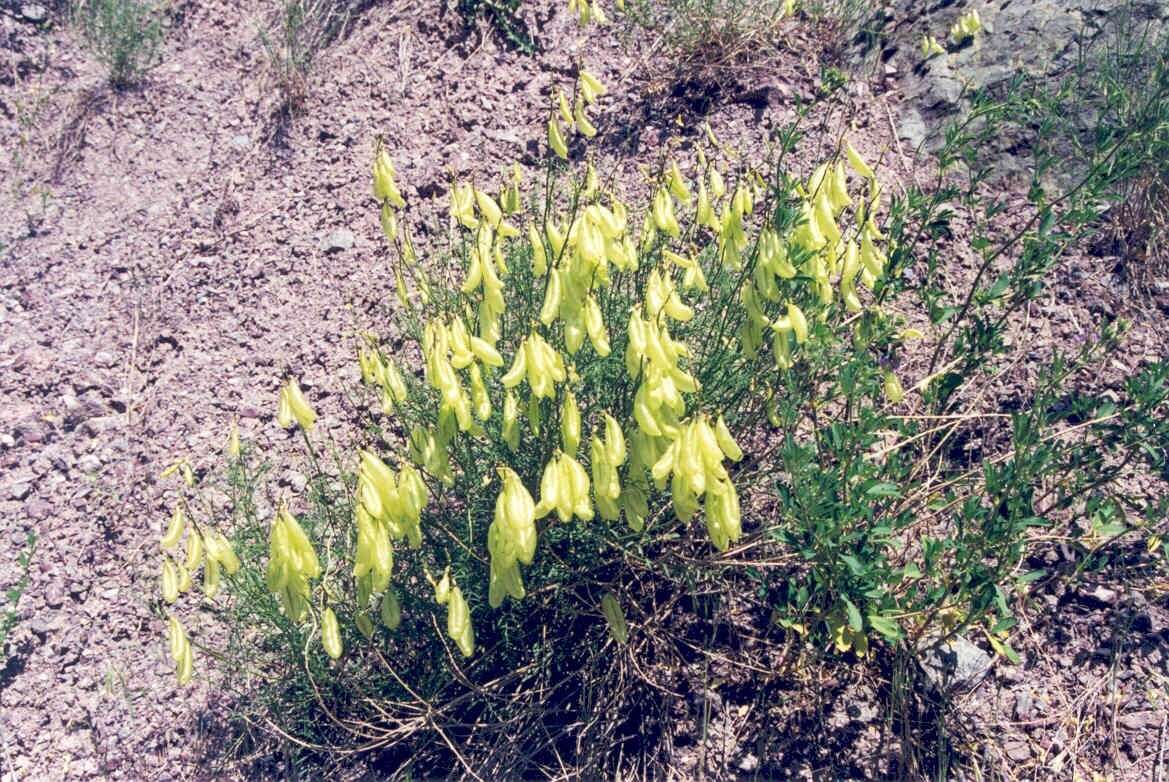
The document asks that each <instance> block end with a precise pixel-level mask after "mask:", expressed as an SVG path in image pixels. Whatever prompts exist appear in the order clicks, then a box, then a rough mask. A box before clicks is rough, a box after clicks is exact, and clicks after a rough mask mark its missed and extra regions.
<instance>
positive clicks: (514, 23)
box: [457, 0, 537, 54]
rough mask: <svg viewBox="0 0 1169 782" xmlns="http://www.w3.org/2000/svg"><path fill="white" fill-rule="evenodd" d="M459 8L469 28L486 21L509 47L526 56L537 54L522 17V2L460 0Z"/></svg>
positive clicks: (515, 0)
mask: <svg viewBox="0 0 1169 782" xmlns="http://www.w3.org/2000/svg"><path fill="white" fill-rule="evenodd" d="M457 8H458V12H459V15H460V16H462V17H463V20H464V22H465V23H466V24H467V26H468V27H470V26H472V25H474V24H475V22H476V21H477V20H479V19H484V20H486V21H487V23H488V24H489V25H490V26H491V28H492V29H493V30H495V32H497V33H498V34H499V35H500V37H502V38H503V40H504V41H505V42H506V43H507V45H508V46H511V47H512V48H514V49H516V50H517V51H520V52H523V53H524V54H534V53H535V52H536V49H537V46H536V40H535V38H533V37H532V31H531V30H530V29H529V28H528V24H527V23H526V22H525V21H524V20H523V19H522V18H521V17H520V13H519V11H520V0H458V4H457Z"/></svg>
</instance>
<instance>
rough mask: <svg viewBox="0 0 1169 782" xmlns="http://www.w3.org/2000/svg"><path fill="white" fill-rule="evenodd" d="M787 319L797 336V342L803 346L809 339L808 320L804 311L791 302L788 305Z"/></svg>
mask: <svg viewBox="0 0 1169 782" xmlns="http://www.w3.org/2000/svg"><path fill="white" fill-rule="evenodd" d="M787 317H788V322H789V323H790V324H791V328H792V332H793V333H794V334H795V335H796V342H798V343H800V344H803V343H804V342H805V341H806V340H807V339H808V319H807V318H805V317H804V311H803V310H801V309H800V308H799V307H798V306H797V305H796V304H795V303H794V302H790V301H789V302H788V303H787Z"/></svg>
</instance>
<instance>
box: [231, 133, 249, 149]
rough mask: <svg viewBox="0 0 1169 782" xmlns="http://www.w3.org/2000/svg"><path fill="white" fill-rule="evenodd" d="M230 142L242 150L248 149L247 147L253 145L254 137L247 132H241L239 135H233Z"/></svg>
mask: <svg viewBox="0 0 1169 782" xmlns="http://www.w3.org/2000/svg"><path fill="white" fill-rule="evenodd" d="M230 143H231V145H232V146H233V147H235V148H236V149H238V150H240V151H241V152H242V151H245V150H247V148H248V147H250V146H251V145H252V139H251V137H250V136H248V135H247V134H240V135H238V136H232V137H231V142H230Z"/></svg>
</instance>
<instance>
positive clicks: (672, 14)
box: [625, 0, 796, 80]
mask: <svg viewBox="0 0 1169 782" xmlns="http://www.w3.org/2000/svg"><path fill="white" fill-rule="evenodd" d="M795 8H796V4H795V3H794V2H792V0H764V2H748V1H747V0H667V2H662V3H658V2H649V1H648V0H631V1H630V2H628V3H625V15H626V16H627V18H628V19H630V20H631V21H632V22H634V23H635V24H637V25H639V26H641V27H644V28H646V29H648V30H651V31H653V32H654V33H656V34H657V35H659V36H660V43H661V45H662V47H663V50H664V51H665V52H666V53H667V54H668V55H669V59H670V60H671V62H672V63H673V64H674V65H675V67H676V68H677V70H678V72H679V73H681V74H697V75H698V76H699V77H700V78H706V79H715V80H719V79H721V78H723V77H724V76H725V74H720V71H721V70H723V69H726V68H728V67H731V66H735V65H742V64H746V63H757V62H759V61H760V60H762V59H765V58H766V56H767V54H766V53H767V52H770V51H773V50H774V47H775V45H776V40H777V36H778V30H779V27H780V24H781V23H782V22H783V20H785V19H787V18H789V17H790V16H792V15H793V14H794V13H795Z"/></svg>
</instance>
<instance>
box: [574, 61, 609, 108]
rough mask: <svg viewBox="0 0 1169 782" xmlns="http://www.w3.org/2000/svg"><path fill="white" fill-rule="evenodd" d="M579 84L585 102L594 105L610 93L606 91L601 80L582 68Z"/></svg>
mask: <svg viewBox="0 0 1169 782" xmlns="http://www.w3.org/2000/svg"><path fill="white" fill-rule="evenodd" d="M579 83H580V89H581V93H582V94H583V95H584V98H585V100H586V101H588V102H589V103H592V102H593V101H595V100H596V99H597V98H598V97H599V96H601V95H604V94H605V93H606V92H608V90H606V89H605V85H603V84H601V82H600V80H599V79H597V77H596V76H594V75H592V74H591V73H589V72H588V71H586V70H585V69H583V68H581V71H580V82H579Z"/></svg>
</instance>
